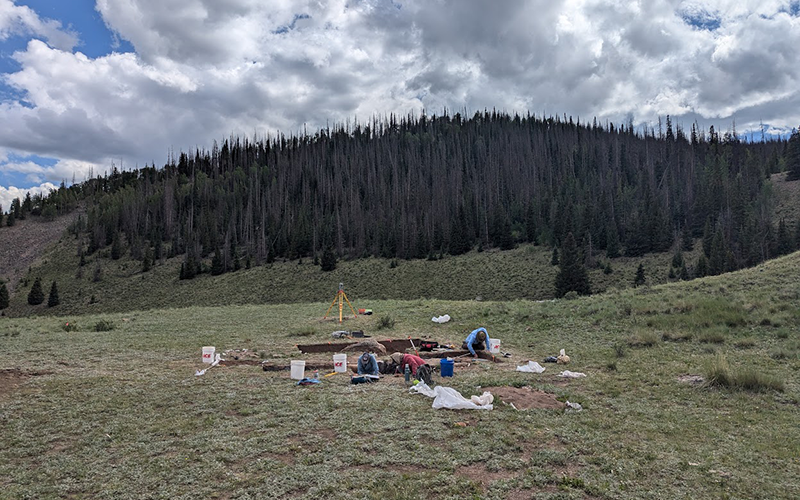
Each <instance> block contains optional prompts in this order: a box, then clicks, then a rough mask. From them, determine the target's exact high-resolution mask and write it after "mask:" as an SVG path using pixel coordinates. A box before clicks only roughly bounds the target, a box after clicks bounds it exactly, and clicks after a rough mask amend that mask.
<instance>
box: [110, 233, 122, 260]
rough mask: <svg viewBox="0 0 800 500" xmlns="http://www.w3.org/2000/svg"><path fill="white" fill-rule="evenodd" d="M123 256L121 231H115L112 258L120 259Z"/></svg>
mask: <svg viewBox="0 0 800 500" xmlns="http://www.w3.org/2000/svg"><path fill="white" fill-rule="evenodd" d="M120 257H122V242H121V241H120V237H119V233H114V240H113V241H112V242H111V258H112V259H114V260H119V258H120Z"/></svg>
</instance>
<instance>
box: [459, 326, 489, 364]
mask: <svg viewBox="0 0 800 500" xmlns="http://www.w3.org/2000/svg"><path fill="white" fill-rule="evenodd" d="M490 340H491V339H489V333H488V332H487V331H486V328H483V327H480V328H476V329H475V330H472V332H471V333H470V334H469V335H468V336H467V338H466V340H464V344H462V346H461V348H462V349H467V350H468V351H469V353H470V354H472V356H473V357H475V358H477V357H478V354H477V353H476V352H475V350H476V349H477V350H478V351H483V350H484V349H487V347H488V345H489V341H490Z"/></svg>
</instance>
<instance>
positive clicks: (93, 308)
mask: <svg viewBox="0 0 800 500" xmlns="http://www.w3.org/2000/svg"><path fill="white" fill-rule="evenodd" d="M696 246H699V245H696ZM698 252H699V249H697V248H696V249H695V250H694V251H693V252H692V253H687V254H686V260H687V261H688V262H690V263H691V262H694V261H696V260H697V257H696V255H697V254H698ZM100 254H101V255H105V257H100V258H95V260H91V261H89V262H88V263H87V264H86V265H85V266H84V267H83V268H80V272H78V269H79V267H78V260H79V259H78V257H77V256H76V251H75V245H74V240H70V239H68V238H65V239H64V240H62V241H61V242H60V243H59V244H56V245H55V246H53V247H52V248H51V249H50V250H49V252H47V253H46V255H45V258H44V259H43V261H42V264H41V266H40V267H37V268H34V269H33V270H32V271H31V272H30V273H29V274H28V275H27V278H28V279H27V282H28V287H27V288H23V289H20V290H19V292H18V293H16V294H14V295H13V296H12V298H11V307H10V308H9V310H7V311H6V314H8V315H11V316H25V315H29V314H82V313H87V312H101V311H102V312H113V311H129V310H137V309H154V308H155V309H157V308H165V307H187V306H221V305H235V304H269V303H298V302H326V301H327V302H330V301H331V300H333V297H334V295H335V293H336V290H337V288H338V284H339V283H344V286H345V291H346V292H347V294H348V296H349V297H350V299H351V300H352V301H354V302H355V304H356V306H357V307H365V308H369V301H370V300H380V299H418V298H432V299H443V300H475V299H478V300H513V299H533V300H547V299H551V298H552V297H553V293H554V280H555V275H556V272H557V270H558V268H557V267H556V266H553V265H551V264H550V259H551V250H550V249H549V248H546V247H541V246H532V245H522V246H520V247H518V248H516V249H514V250H509V251H497V250H492V251H485V252H477V251H472V252H469V253H467V254H464V255H461V256H457V257H452V256H445V257H444V258H443V259H439V260H436V261H428V260H409V261H405V260H397V261H395V262H396V263H397V266H396V267H392V264H391V263H392V261H391V260H389V259H380V258H368V259H356V260H352V261H339V263H338V265H337V268H336V270H334V271H332V272H322V271H321V269H320V267H319V266H316V265H313V263H312V262H311V261H310V260H308V259H303V260H294V261H285V262H281V261H278V262H275V263H273V264H271V265H265V266H259V267H253V268H251V269H241V270H239V271H237V272H231V273H226V274H223V275H220V276H211V275H209V274H202V275H200V276H198V277H196V278H195V279H193V280H179V279H178V277H179V274H180V272H179V271H180V265H181V262H182V258H180V257H177V258H173V259H167V260H164V261H163V262H162V263H160V264H157V265H156V266H155V268H154V269H152V270H150V271H148V272H147V273H142V272H141V263H140V262H139V261H136V260H132V259H130V258H129V256H127V255H126V256H125V257H123V258H122V259H120V260H112V259H110V258H108V257H107V254H108V251H107V250H106V251H102V252H100ZM671 259H672V256H671V254H648V255H646V256H644V257H642V258H625V257H621V258H617V259H613V260H612V261H611V267H612V270H613V272H611V273H610V274H605V273H604V272H603V271H602V270H601V269H600V268H595V269H592V270H591V271H590V273H589V274H590V279H591V282H592V287H593V290H594V291H595V292H601V291H604V290H607V289H609V288H612V287H616V288H626V287H629V286H631V284H632V281H633V278H634V275H635V273H636V268H637V267H638V265H639V264H640V263H642V264H643V266H644V268H645V271H646V276H647V282H648V283H649V284H656V283H664V282H666V281H667V275H668V273H669V266H670V262H671ZM602 262H604V263H605V262H608V261H607V260H605V259H602ZM207 263H208V261H206V264H207ZM98 276H99V280H98V281H95V279H96V278H97V277H98ZM36 277H41V278H42V282H43V285H44V287H45V289H46V290H45V291H47V290H49V286H50V283H51V282H52V281H54V280H55V281H56V282H57V283H58V289H59V296H60V299H61V305H59V306H57V307H55V308H52V309H48V308H47V307H46V305H41V306H36V307H32V306H29V305H28V304H27V301H26V297H27V293H28V290H29V288H30V286H31V285H32V284H33V280H34V279H35V278H36ZM92 297H94V301H92ZM322 313H324V310H323V311H321V312H320V314H322Z"/></svg>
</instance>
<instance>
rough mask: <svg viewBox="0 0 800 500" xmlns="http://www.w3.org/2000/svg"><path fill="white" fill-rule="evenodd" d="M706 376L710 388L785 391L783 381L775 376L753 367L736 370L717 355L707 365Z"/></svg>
mask: <svg viewBox="0 0 800 500" xmlns="http://www.w3.org/2000/svg"><path fill="white" fill-rule="evenodd" d="M705 375H706V385H708V386H710V387H725V388H728V389H738V390H747V391H751V392H766V391H778V392H783V391H784V389H785V384H784V382H783V380H782V379H780V378H778V377H775V376H773V375H769V374H766V373H762V372H759V371H757V370H755V369H754V368H751V367H745V368H742V369H740V370H738V371H737V370H734V369H733V368H731V366H730V364H729V363H728V360H727V359H726V358H725V356H723V355H717V356H716V357H715V358H714V359H713V360H711V361H710V362H709V363H708V364H707V365H706V370H705Z"/></svg>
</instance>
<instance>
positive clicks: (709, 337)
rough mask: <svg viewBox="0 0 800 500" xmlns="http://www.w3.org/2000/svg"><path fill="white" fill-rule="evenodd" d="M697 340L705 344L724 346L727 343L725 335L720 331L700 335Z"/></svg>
mask: <svg viewBox="0 0 800 500" xmlns="http://www.w3.org/2000/svg"><path fill="white" fill-rule="evenodd" d="M697 340H698V341H699V342H702V343H703V344H722V343H724V342H725V335H724V334H722V332H718V331H706V332H703V333H701V334H700V335H698V336H697Z"/></svg>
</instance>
